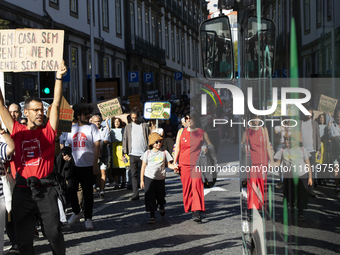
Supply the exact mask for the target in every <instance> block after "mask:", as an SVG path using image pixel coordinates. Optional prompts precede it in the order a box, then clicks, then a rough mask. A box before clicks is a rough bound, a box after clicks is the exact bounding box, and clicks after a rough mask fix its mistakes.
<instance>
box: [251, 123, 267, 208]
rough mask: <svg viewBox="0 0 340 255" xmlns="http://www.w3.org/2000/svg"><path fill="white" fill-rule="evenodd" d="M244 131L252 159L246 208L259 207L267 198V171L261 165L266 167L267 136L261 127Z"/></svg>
mask: <svg viewBox="0 0 340 255" xmlns="http://www.w3.org/2000/svg"><path fill="white" fill-rule="evenodd" d="M246 132H247V133H246V134H247V143H248V145H249V146H250V156H251V161H252V166H251V169H250V172H249V173H248V181H247V194H248V200H247V201H248V209H261V208H262V206H263V205H264V204H265V201H266V199H267V192H265V185H266V184H267V172H266V171H265V172H264V171H263V167H268V152H267V137H266V135H265V130H264V129H263V128H262V127H260V128H259V129H258V130H253V129H251V128H250V129H248V130H247V131H246Z"/></svg>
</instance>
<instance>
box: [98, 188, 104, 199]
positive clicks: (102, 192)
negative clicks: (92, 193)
mask: <svg viewBox="0 0 340 255" xmlns="http://www.w3.org/2000/svg"><path fill="white" fill-rule="evenodd" d="M99 196H100V198H104V197H105V194H104V190H102V191H100V193H99Z"/></svg>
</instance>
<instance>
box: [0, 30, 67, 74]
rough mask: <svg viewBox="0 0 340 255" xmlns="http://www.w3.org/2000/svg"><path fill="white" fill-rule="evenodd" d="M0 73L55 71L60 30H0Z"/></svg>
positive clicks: (60, 57) (61, 40) (61, 38)
mask: <svg viewBox="0 0 340 255" xmlns="http://www.w3.org/2000/svg"><path fill="white" fill-rule="evenodd" d="M0 47H1V50H0V71H1V72H37V71H49V72H50V71H57V70H58V69H59V65H60V64H61V62H62V60H63V50H64V30H52V29H49V30H48V29H6V30H0Z"/></svg>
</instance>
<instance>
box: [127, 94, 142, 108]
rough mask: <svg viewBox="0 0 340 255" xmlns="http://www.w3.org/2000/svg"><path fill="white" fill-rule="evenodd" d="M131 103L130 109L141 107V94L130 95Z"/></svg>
mask: <svg viewBox="0 0 340 255" xmlns="http://www.w3.org/2000/svg"><path fill="white" fill-rule="evenodd" d="M129 103H130V109H131V110H132V109H133V108H135V107H138V108H141V104H140V98H139V95H133V96H129ZM140 110H142V109H140Z"/></svg>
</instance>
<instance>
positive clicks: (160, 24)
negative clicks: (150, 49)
mask: <svg viewBox="0 0 340 255" xmlns="http://www.w3.org/2000/svg"><path fill="white" fill-rule="evenodd" d="M162 34H163V33H162V20H159V21H158V46H159V48H163V45H162Z"/></svg>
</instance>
